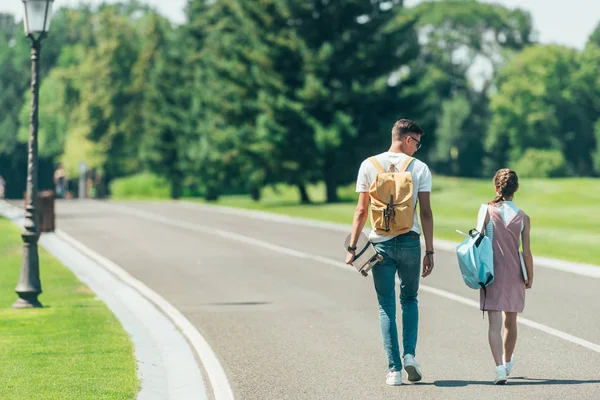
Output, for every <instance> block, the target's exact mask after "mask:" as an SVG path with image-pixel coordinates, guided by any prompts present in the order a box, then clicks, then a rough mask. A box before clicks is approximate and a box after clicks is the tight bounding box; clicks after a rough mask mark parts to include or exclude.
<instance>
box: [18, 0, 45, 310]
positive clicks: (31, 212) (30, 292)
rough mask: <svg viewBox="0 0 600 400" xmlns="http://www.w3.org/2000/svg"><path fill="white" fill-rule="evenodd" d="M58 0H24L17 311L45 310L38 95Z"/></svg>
mask: <svg viewBox="0 0 600 400" xmlns="http://www.w3.org/2000/svg"><path fill="white" fill-rule="evenodd" d="M53 2H54V0H23V6H24V7H25V16H24V18H23V22H24V25H25V35H27V37H28V38H29V40H30V41H31V75H32V76H31V115H30V119H29V146H28V156H27V206H26V207H25V231H24V232H23V234H22V235H21V236H22V238H23V260H22V262H21V275H20V277H19V283H18V284H17V288H16V289H15V291H16V292H17V294H18V295H19V298H18V299H17V301H16V302H15V303H14V304H13V307H14V308H32V307H42V304H41V303H40V302H39V300H38V295H39V294H40V293H42V284H41V283H40V263H39V258H38V247H37V243H38V238H39V232H38V226H37V223H36V207H35V206H36V197H37V189H38V170H37V166H38V138H37V134H38V94H39V88H40V83H39V73H40V66H39V57H40V49H41V42H42V39H44V38H45V37H46V35H47V34H48V30H49V28H50V17H51V14H52V3H53Z"/></svg>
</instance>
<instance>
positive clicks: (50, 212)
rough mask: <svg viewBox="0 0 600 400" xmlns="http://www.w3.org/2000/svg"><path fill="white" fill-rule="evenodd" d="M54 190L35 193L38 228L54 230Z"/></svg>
mask: <svg viewBox="0 0 600 400" xmlns="http://www.w3.org/2000/svg"><path fill="white" fill-rule="evenodd" d="M54 197H55V196H54V192H53V191H52V190H44V191H43V192H39V193H38V195H37V210H38V212H37V214H38V218H37V221H38V227H39V228H38V230H39V231H40V232H54V219H55V218H54Z"/></svg>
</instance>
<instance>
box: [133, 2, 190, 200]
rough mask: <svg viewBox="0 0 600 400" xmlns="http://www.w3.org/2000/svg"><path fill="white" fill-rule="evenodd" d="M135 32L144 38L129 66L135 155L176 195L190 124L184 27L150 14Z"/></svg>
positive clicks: (180, 181)
mask: <svg viewBox="0 0 600 400" xmlns="http://www.w3.org/2000/svg"><path fill="white" fill-rule="evenodd" d="M140 33H141V35H140V36H141V38H144V43H143V46H142V48H141V50H140V55H139V58H138V61H137V63H136V65H135V66H134V70H133V75H134V79H135V80H134V84H133V91H134V92H135V93H137V94H138V96H139V101H140V102H141V105H142V107H140V109H139V110H138V112H139V115H138V114H135V115H134V116H135V117H136V118H139V120H140V121H143V132H142V135H141V137H140V159H141V161H142V164H143V165H144V167H145V168H147V169H149V170H150V171H152V172H153V173H155V174H156V175H159V176H162V177H165V178H166V179H167V180H168V182H169V183H170V185H171V197H172V198H174V199H176V198H179V197H180V196H181V195H182V191H183V184H184V178H185V167H186V156H187V154H186V149H187V147H186V146H187V144H186V139H188V134H187V133H188V131H189V125H190V123H189V121H188V118H187V112H188V109H189V104H190V100H189V99H190V92H189V88H188V86H187V84H188V82H189V79H188V78H189V76H188V75H189V74H188V72H189V70H188V69H187V68H185V65H186V62H185V61H186V60H185V57H186V53H185V51H184V49H185V48H184V46H183V45H182V40H183V39H182V38H183V32H182V31H181V30H174V29H173V28H172V27H171V24H170V23H169V21H168V20H166V19H165V18H163V17H161V16H159V15H158V14H155V13H152V14H149V15H148V16H147V17H146V18H144V21H143V24H142V27H141V32H140Z"/></svg>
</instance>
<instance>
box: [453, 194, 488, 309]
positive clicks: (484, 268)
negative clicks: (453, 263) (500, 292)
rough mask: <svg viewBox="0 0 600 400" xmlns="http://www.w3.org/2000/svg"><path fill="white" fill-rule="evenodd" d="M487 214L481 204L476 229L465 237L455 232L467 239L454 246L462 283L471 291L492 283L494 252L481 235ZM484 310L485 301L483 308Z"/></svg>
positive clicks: (485, 206)
mask: <svg viewBox="0 0 600 400" xmlns="http://www.w3.org/2000/svg"><path fill="white" fill-rule="evenodd" d="M487 213H488V206H487V204H482V205H481V208H480V209H479V214H478V216H477V228H475V229H471V230H470V231H469V234H468V235H467V234H466V233H464V232H461V231H459V230H457V232H458V233H460V234H461V235H464V236H466V237H467V238H466V239H465V240H464V241H463V242H462V243H461V244H459V245H458V246H456V256H457V257H458V266H459V268H460V272H461V273H462V277H463V281H464V282H465V284H466V285H467V286H468V287H470V288H471V289H483V293H484V299H485V295H486V290H485V288H486V287H487V286H489V285H490V284H491V283H492V282H494V250H493V247H492V241H491V240H490V238H489V237H487V236H485V234H484V233H483V228H484V227H483V225H484V222H485V217H486V215H487ZM483 308H484V310H485V300H484V306H483Z"/></svg>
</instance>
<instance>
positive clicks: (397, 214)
mask: <svg viewBox="0 0 600 400" xmlns="http://www.w3.org/2000/svg"><path fill="white" fill-rule="evenodd" d="M369 160H370V161H371V162H372V163H373V165H374V166H375V168H377V177H376V178H375V181H373V183H372V184H371V188H370V190H369V195H370V196H371V226H372V227H373V230H374V231H375V232H376V233H377V234H379V235H385V236H397V235H402V234H403V233H407V232H410V230H411V229H412V227H413V223H414V217H415V207H414V202H413V191H414V188H413V180H412V174H411V173H410V172H408V171H407V170H406V169H407V168H408V166H409V165H410V163H411V162H412V161H413V160H414V158H412V157H408V158H407V159H406V161H405V162H404V165H402V168H401V169H400V170H399V171H397V170H396V167H395V166H394V165H390V168H389V169H388V171H387V172H386V171H385V170H384V169H383V167H382V166H381V164H380V163H379V161H377V159H376V158H375V157H370V158H369Z"/></svg>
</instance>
